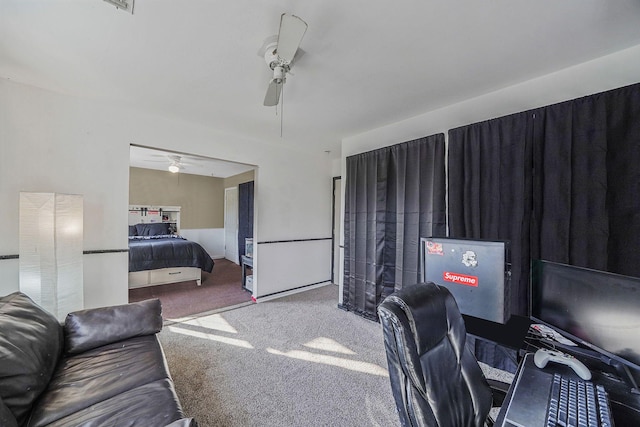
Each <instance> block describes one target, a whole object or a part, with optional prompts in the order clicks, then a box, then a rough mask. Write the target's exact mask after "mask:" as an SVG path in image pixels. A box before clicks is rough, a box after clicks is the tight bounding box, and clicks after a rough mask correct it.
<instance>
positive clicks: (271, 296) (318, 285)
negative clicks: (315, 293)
mask: <svg viewBox="0 0 640 427" xmlns="http://www.w3.org/2000/svg"><path fill="white" fill-rule="evenodd" d="M331 284H332V283H331V280H325V281H324V282H318V283H313V284H311V285H306V286H300V287H299V288H295V289H291V290H288V291H282V292H277V293H274V294H269V295H265V296H263V297H257V298H256V297H254V298H253V300H254V301H255V302H265V301H270V300H273V299H277V298H282V297H286V296H289V295H294V294H298V293H300V292H305V291H309V290H311V289H316V288H321V287H323V286H327V285H331Z"/></svg>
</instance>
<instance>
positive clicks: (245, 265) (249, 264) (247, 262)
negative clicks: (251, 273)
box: [241, 255, 253, 291]
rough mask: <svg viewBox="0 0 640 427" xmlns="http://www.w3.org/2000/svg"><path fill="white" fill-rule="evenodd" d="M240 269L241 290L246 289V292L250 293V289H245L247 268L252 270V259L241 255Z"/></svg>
mask: <svg viewBox="0 0 640 427" xmlns="http://www.w3.org/2000/svg"><path fill="white" fill-rule="evenodd" d="M241 261H242V264H241V267H242V289H246V290H247V291H251V289H247V286H246V284H247V268H250V269H251V270H253V257H248V256H246V255H242V257H241Z"/></svg>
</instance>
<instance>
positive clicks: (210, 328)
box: [159, 285, 512, 427]
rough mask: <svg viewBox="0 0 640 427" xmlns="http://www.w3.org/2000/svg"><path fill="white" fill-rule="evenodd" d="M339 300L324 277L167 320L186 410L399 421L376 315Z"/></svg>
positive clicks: (242, 423) (286, 420)
mask: <svg viewBox="0 0 640 427" xmlns="http://www.w3.org/2000/svg"><path fill="white" fill-rule="evenodd" d="M337 304H338V286H336V285H327V286H323V287H320V288H316V289H311V290H308V291H305V292H301V293H298V294H294V295H290V296H286V297H283V298H278V299H274V300H270V301H266V302H260V303H257V304H251V305H248V306H245V307H240V308H237V309H234V310H229V311H223V312H218V313H212V314H208V315H203V316H193V317H191V318H185V319H181V320H180V321H166V322H165V325H164V328H163V330H162V332H160V334H159V338H160V341H161V342H162V346H163V348H164V351H165V354H166V357H167V363H168V365H169V369H170V372H171V375H172V377H173V380H174V383H175V387H176V392H177V394H178V396H179V398H180V401H181V403H182V406H183V409H184V412H185V414H186V415H187V416H189V417H194V418H195V419H196V420H197V421H198V423H199V425H200V427H217V426H220V427H223V426H224V427H236V426H238V427H253V426H255V427H270V426H273V427H276V426H277V427H286V426H292V427H294V426H295V427H299V426H349V427H357V426H362V427H365V426H366V427H376V426H385V427H387V426H398V425H400V422H399V418H398V415H397V413H396V410H395V403H394V400H393V395H392V393H391V386H390V382H389V376H388V371H387V361H386V355H385V350H384V342H383V335H382V329H381V326H380V324H379V323H376V322H373V321H370V320H366V319H363V318H362V317H359V316H356V315H355V314H353V313H349V312H346V311H343V310H340V309H338V308H337ZM487 368H488V367H487ZM491 371H495V370H492V369H491V368H488V369H487V370H485V373H486V374H487V375H488V376H489V377H490V378H495V379H499V380H501V381H505V382H509V381H511V379H512V374H508V373H507V375H508V376H509V375H510V377H507V378H501V376H500V372H498V373H497V375H496V372H491Z"/></svg>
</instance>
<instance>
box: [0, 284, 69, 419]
mask: <svg viewBox="0 0 640 427" xmlns="http://www.w3.org/2000/svg"><path fill="white" fill-rule="evenodd" d="M62 345H63V340H62V326H61V325H60V323H59V322H58V320H57V319H56V318H55V317H54V316H53V315H52V314H50V313H48V312H46V311H45V310H44V309H42V308H41V307H40V306H38V305H37V304H36V303H34V302H33V301H32V300H31V299H30V298H29V297H28V296H26V295H25V294H23V293H20V292H14V293H12V294H10V295H7V296H4V297H2V298H0V399H2V401H3V402H4V405H6V407H7V408H8V409H9V410H10V411H11V412H12V413H13V416H14V417H15V419H16V420H17V422H18V424H19V425H22V424H23V423H24V421H25V420H26V418H27V416H28V415H29V411H30V409H31V407H32V405H33V402H34V401H35V400H36V398H37V397H38V396H39V395H40V393H42V391H43V390H44V389H45V388H46V387H47V384H48V383H49V380H50V379H51V376H52V374H53V371H54V369H55V367H56V364H57V363H58V360H59V358H60V355H61V353H62Z"/></svg>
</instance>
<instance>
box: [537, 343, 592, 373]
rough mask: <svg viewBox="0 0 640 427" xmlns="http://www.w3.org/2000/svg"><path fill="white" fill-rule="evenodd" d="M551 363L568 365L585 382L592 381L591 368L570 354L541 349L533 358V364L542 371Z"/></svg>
mask: <svg viewBox="0 0 640 427" xmlns="http://www.w3.org/2000/svg"><path fill="white" fill-rule="evenodd" d="M549 361H551V362H556V363H560V364H562V365H567V366H568V367H570V368H571V369H573V372H575V373H576V375H578V376H579V377H580V378H582V379H583V380H585V381H588V380H590V379H591V371H589V368H587V367H586V366H585V365H584V363H582V362H581V361H579V360H578V359H576V358H575V357H573V356H571V355H570V354H566V353H563V352H561V351H557V350H549V349H546V348H541V349H539V350H538V351H536V354H535V355H534V356H533V363H535V365H536V366H537V367H538V368H540V369H542V368H544V367H545V366H547V363H548V362H549Z"/></svg>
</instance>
